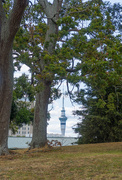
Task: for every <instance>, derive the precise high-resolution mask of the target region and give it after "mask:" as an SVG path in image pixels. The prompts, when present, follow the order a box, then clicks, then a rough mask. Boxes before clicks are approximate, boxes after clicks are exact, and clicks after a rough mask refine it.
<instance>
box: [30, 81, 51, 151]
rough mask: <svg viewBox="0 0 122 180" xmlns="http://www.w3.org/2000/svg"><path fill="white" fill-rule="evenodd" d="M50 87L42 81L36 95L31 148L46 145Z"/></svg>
mask: <svg viewBox="0 0 122 180" xmlns="http://www.w3.org/2000/svg"><path fill="white" fill-rule="evenodd" d="M50 85H51V84H50V83H49V82H45V81H44V82H43V85H42V89H41V91H39V92H38V93H37V95H36V105H35V112H34V123H33V137H32V142H31V148H38V147H43V146H45V144H46V143H47V109H48V101H49V97H50V88H51V87H50Z"/></svg>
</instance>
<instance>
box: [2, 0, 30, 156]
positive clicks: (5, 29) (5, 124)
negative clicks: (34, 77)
mask: <svg viewBox="0 0 122 180" xmlns="http://www.w3.org/2000/svg"><path fill="white" fill-rule="evenodd" d="M27 4H28V0H23V1H22V0H15V1H14V4H13V7H12V8H9V9H8V7H6V5H5V4H4V3H3V2H2V1H0V155H2V154H7V153H8V145H7V139H8V128H9V121H10V112H11V103H12V91H13V59H12V46H13V40H14V37H15V35H16V33H17V31H18V29H19V26H20V21H21V19H22V16H23V13H24V10H25V8H26V6H27ZM8 12H10V14H9V13H8Z"/></svg>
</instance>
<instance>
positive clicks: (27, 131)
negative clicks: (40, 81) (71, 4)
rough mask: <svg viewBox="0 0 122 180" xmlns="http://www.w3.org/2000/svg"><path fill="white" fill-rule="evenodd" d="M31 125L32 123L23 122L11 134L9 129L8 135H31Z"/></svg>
mask: <svg viewBox="0 0 122 180" xmlns="http://www.w3.org/2000/svg"><path fill="white" fill-rule="evenodd" d="M32 132H33V126H32V124H23V126H22V127H19V128H18V131H17V132H16V133H15V134H13V133H12V131H11V129H9V136H25V137H32Z"/></svg>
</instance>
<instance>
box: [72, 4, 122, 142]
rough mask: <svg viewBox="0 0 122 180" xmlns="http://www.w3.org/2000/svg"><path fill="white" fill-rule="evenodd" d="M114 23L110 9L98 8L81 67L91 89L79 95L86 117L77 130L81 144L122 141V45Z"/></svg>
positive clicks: (91, 24)
mask: <svg viewBox="0 0 122 180" xmlns="http://www.w3.org/2000/svg"><path fill="white" fill-rule="evenodd" d="M103 7H104V6H103ZM96 15H97V16H96ZM113 22H114V21H113V20H112V17H111V16H110V14H109V13H108V11H107V9H106V10H105V11H100V9H99V7H96V8H95V11H94V12H93V20H92V21H91V23H90V26H89V29H91V30H92V31H91V32H90V34H89V35H90V39H89V40H88V41H87V43H86V47H87V49H86V51H85V53H84V55H83V59H82V65H81V70H82V72H81V79H82V81H83V82H84V83H85V84H86V85H87V88H86V89H84V90H83V89H82V90H80V91H79V92H78V93H76V94H77V98H76V101H77V102H80V103H81V102H82V104H83V110H82V111H76V114H78V115H81V116H82V122H81V123H78V124H77V127H76V129H75V131H76V132H78V133H79V134H80V135H81V137H80V138H79V143H96V142H97V143H98V142H115V141H121V140H122V78H121V77H122V69H121V68H122V67H121V64H122V50H121V49H122V43H121V39H120V36H115V35H114V32H115V27H114V26H113Z"/></svg>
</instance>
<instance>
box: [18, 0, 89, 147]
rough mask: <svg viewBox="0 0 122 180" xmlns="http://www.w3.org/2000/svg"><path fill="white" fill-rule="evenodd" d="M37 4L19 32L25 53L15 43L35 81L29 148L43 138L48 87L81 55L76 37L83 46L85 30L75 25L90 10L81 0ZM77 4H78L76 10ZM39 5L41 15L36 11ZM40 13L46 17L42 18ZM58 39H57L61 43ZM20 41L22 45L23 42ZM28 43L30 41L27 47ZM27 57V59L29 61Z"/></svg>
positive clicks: (71, 68)
mask: <svg viewBox="0 0 122 180" xmlns="http://www.w3.org/2000/svg"><path fill="white" fill-rule="evenodd" d="M39 4H40V5H41V6H40V5H38V4H36V5H35V11H36V13H35V15H36V16H35V15H34V14H33V16H32V17H34V22H33V21H32V22H31V23H30V25H26V29H24V30H23V29H22V30H21V32H20V34H22V35H23V36H24V37H25V34H26V35H27V34H28V37H29V40H27V39H26V42H27V44H28V45H27V46H26V48H25V49H27V51H26V53H25V49H24V51H21V52H20V50H18V49H17V47H15V49H16V51H17V52H19V55H20V54H21V55H20V56H19V60H21V61H22V59H24V62H23V63H26V64H27V65H28V66H29V67H30V69H31V71H32V74H33V75H34V78H36V85H37V84H38V86H37V87H38V88H37V95H36V106H35V112H34V128H33V138H32V143H31V147H32V148H34V147H41V146H44V145H45V144H46V142H47V132H46V129H47V109H48V103H49V100H50V96H51V91H52V89H53V88H54V85H56V84H58V83H59V82H60V81H62V79H66V78H67V77H68V75H69V74H70V73H71V72H73V71H76V70H77V67H75V65H74V64H75V63H74V60H75V59H73V58H77V59H78V58H80V57H81V55H80V54H79V50H78V49H79V47H78V45H77V40H78V42H79V44H80V47H83V42H84V41H85V39H86V37H85V33H86V32H85V30H84V31H81V28H80V29H78V26H79V23H81V21H82V20H85V19H89V15H90V14H91V10H90V4H89V3H84V4H83V3H82V2H81V1H73V2H72V1H70V4H69V1H65V2H64V3H63V1H58V0H55V1H54V2H53V4H51V3H49V2H48V1H46V0H45V1H39ZM79 4H80V5H81V7H80V9H79V11H77V8H78V6H79ZM73 5H75V6H74V7H75V9H73V8H72V7H73ZM40 9H41V12H42V14H41V15H40V13H39V11H40ZM79 12H81V14H80V13H79ZM76 14H77V15H76ZM37 17H38V18H37ZM43 17H44V18H46V19H47V21H44V20H42V19H43ZM38 19H39V20H40V23H39V21H38ZM82 24H83V23H82ZM79 32H80V33H81V35H80V38H79V36H78V34H79ZM21 37H22V36H21ZM26 37H27V36H26ZM18 40H21V39H20V38H17V37H16V39H15V43H16V45H17V44H18ZM80 40H82V42H80ZM59 42H61V45H60V44H59ZM20 43H21V42H20ZM21 44H22V45H23V43H21ZM30 44H32V46H31V47H30ZM22 48H23V47H22ZM28 52H30V55H28ZM22 57H24V58H22ZM27 59H30V61H28V60H27ZM56 92H57V91H56Z"/></svg>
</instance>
